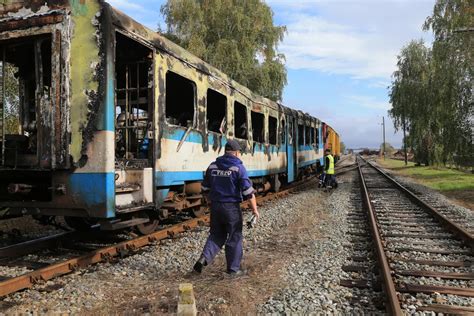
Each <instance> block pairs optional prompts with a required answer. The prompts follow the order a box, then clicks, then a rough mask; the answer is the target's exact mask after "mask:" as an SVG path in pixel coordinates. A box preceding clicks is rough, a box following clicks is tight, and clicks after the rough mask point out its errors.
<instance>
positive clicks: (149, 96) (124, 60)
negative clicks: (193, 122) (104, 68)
mask: <svg viewBox="0 0 474 316" xmlns="http://www.w3.org/2000/svg"><path fill="white" fill-rule="evenodd" d="M115 59H116V62H115V76H116V88H115V98H116V100H115V119H116V125H115V156H116V158H117V160H118V161H122V160H132V159H140V160H148V159H151V158H152V156H153V150H151V149H152V147H153V141H151V139H152V138H153V113H154V106H153V105H154V102H153V92H152V89H151V88H150V87H151V85H150V84H149V82H150V81H153V75H152V73H151V69H152V66H153V57H152V49H151V48H149V47H147V46H145V45H143V44H142V43H140V42H138V41H135V40H134V39H132V38H130V37H128V36H126V35H124V34H122V33H120V32H117V33H116V56H115ZM127 166H130V167H146V166H148V163H142V162H140V163H139V164H136V165H129V164H127Z"/></svg>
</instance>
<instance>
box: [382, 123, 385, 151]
mask: <svg viewBox="0 0 474 316" xmlns="http://www.w3.org/2000/svg"><path fill="white" fill-rule="evenodd" d="M382 127H383V160H385V116H382Z"/></svg>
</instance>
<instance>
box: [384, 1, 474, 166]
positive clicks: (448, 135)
mask: <svg viewBox="0 0 474 316" xmlns="http://www.w3.org/2000/svg"><path fill="white" fill-rule="evenodd" d="M473 26H474V4H473V2H472V1H470V0H438V1H437V2H436V4H435V6H434V9H433V14H432V15H431V16H430V17H428V18H427V20H426V22H425V24H424V26H423V27H424V29H425V30H432V31H433V33H434V42H433V45H432V47H431V48H427V47H425V45H424V43H423V42H421V41H412V42H411V43H410V44H408V45H407V46H405V47H404V48H403V49H402V51H401V53H400V55H399V57H398V63H397V67H398V69H397V70H396V71H395V72H394V74H393V81H392V85H391V87H390V101H391V103H392V109H391V110H390V112H389V114H390V115H391V116H392V117H393V119H394V124H395V128H398V129H400V128H402V127H403V126H404V125H405V126H406V128H407V130H408V131H409V134H408V136H407V138H406V140H407V143H408V144H409V145H410V146H412V147H413V148H414V149H415V157H416V159H417V160H418V161H419V162H423V163H426V164H446V163H453V162H454V163H457V164H465V165H468V164H470V163H472V157H473V155H474V152H473V126H472V124H473V118H474V110H473V106H474V102H473V94H472V88H473V87H474V81H473V78H474V76H473V75H474V73H473V69H474V68H473V67H474V60H473V52H474V47H473V38H474V29H473ZM469 160H471V161H469Z"/></svg>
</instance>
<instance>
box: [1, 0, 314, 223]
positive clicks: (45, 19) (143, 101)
mask: <svg viewBox="0 0 474 316" xmlns="http://www.w3.org/2000/svg"><path fill="white" fill-rule="evenodd" d="M3 3H4V4H3V5H0V54H1V55H0V58H1V69H0V70H1V78H2V80H1V87H2V89H1V90H2V91H1V109H2V113H1V114H2V120H1V124H2V126H0V127H1V128H0V130H1V135H0V143H1V154H0V155H1V156H0V176H1V177H0V210H2V212H3V215H7V216H11V215H18V214H33V215H41V216H55V215H61V216H65V217H66V218H67V220H68V223H70V224H71V225H72V226H76V227H82V226H84V225H89V224H91V223H95V222H99V223H100V224H101V225H102V228H103V229H115V228H120V227H127V226H137V227H138V228H139V229H140V230H141V231H142V232H147V231H150V230H153V229H154V228H155V227H156V225H157V222H158V221H159V219H161V218H166V217H167V216H168V214H170V213H172V212H176V211H181V210H191V211H194V212H199V211H200V209H201V203H202V196H201V195H200V191H201V188H200V182H201V180H202V178H203V171H204V170H205V169H206V167H207V166H208V164H209V163H210V162H211V161H213V160H214V159H215V158H216V157H217V156H218V155H221V154H222V153H223V145H224V144H225V142H226V139H227V138H234V139H237V140H238V141H239V142H240V143H241V145H242V147H243V148H244V154H243V155H242V160H243V161H244V163H245V165H246V166H247V168H248V171H249V175H250V176H251V177H252V180H253V182H254V185H255V188H256V189H257V190H258V191H266V190H278V188H279V186H280V184H281V183H287V182H292V181H294V180H295V179H297V178H298V177H301V176H302V175H303V174H304V173H306V172H309V171H311V170H314V169H315V168H317V167H318V166H319V165H320V164H321V163H322V157H323V142H322V123H321V122H320V121H319V120H318V119H316V118H313V117H311V116H309V115H305V114H303V113H301V112H299V111H294V110H291V109H289V108H286V107H284V106H282V105H281V104H277V103H274V102H271V101H270V100H268V99H265V98H262V97H259V96H257V95H255V94H253V93H252V92H251V91H250V90H248V89H247V88H245V87H243V86H241V85H239V84H238V83H236V82H234V81H232V80H231V79H229V78H228V77H227V76H226V75H225V74H223V73H221V72H220V71H218V70H217V69H215V68H213V67H212V66H210V65H208V64H206V63H204V62H203V61H202V60H200V59H198V58H196V57H195V56H193V55H191V54H190V53H189V52H187V51H185V50H184V49H182V48H181V47H179V46H177V45H175V44H173V43H172V42H170V41H168V40H166V39H165V38H164V37H162V36H161V35H159V34H157V33H156V32H153V31H152V30H149V29H147V28H145V27H144V26H142V25H140V24H139V23H137V22H135V21H134V20H132V19H131V18H129V17H127V16H126V15H124V14H123V13H121V12H120V11H118V10H116V9H114V8H112V7H111V6H110V5H108V4H107V3H105V2H102V1H98V0H81V1H78V0H69V1H68V0H48V1H46V2H45V1H44V0H42V1H36V0H32V1H22V0H11V1H7V2H3ZM5 3H6V4H5Z"/></svg>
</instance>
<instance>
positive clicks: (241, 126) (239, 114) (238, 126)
mask: <svg viewBox="0 0 474 316" xmlns="http://www.w3.org/2000/svg"><path fill="white" fill-rule="evenodd" d="M234 135H235V137H236V138H240V139H248V126H247V107H246V106H245V105H243V104H242V103H239V102H237V101H235V102H234Z"/></svg>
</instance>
